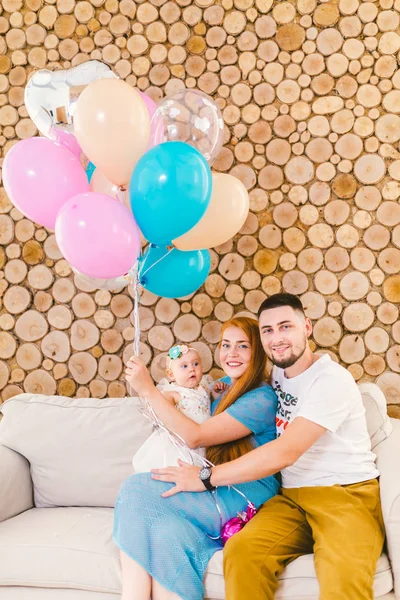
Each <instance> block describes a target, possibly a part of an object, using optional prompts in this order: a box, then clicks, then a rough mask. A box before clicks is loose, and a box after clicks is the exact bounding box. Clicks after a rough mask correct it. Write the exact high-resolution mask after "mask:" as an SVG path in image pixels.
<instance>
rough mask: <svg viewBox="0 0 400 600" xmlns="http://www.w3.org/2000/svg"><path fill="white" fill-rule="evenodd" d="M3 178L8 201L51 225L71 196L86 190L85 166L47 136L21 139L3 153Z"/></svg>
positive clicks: (38, 220) (50, 227)
mask: <svg viewBox="0 0 400 600" xmlns="http://www.w3.org/2000/svg"><path fill="white" fill-rule="evenodd" d="M3 181H4V187H5V190H6V192H7V194H8V196H9V198H10V200H11V202H12V203H13V204H14V205H15V206H16V207H17V208H18V210H19V211H20V212H22V214H24V215H25V216H26V217H28V218H29V219H31V220H32V221H35V223H39V225H43V226H44V227H47V228H48V229H54V227H55V223H56V217H57V214H58V211H59V210H60V208H61V207H62V206H63V205H64V204H65V203H66V202H67V200H68V199H69V198H71V196H75V195H76V194H80V193H82V192H88V191H89V183H88V180H87V176H86V173H85V170H84V169H83V167H82V165H81V164H80V162H79V160H78V159H77V158H76V156H74V155H73V154H72V153H71V152H70V151H69V150H67V149H66V148H64V147H63V146H60V145H59V144H56V143H55V142H52V141H51V140H48V139H47V138H40V137H33V138H27V139H25V140H21V141H20V142H18V143H17V144H15V146H13V147H12V148H11V150H10V151H9V152H8V153H7V155H6V157H5V159H4V163H3Z"/></svg>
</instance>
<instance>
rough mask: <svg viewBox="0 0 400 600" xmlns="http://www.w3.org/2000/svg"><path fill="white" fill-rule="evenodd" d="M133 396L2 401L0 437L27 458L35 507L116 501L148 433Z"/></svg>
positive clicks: (25, 396) (31, 397)
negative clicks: (99, 398) (134, 457)
mask: <svg viewBox="0 0 400 600" xmlns="http://www.w3.org/2000/svg"><path fill="white" fill-rule="evenodd" d="M138 407H139V401H138V399H137V398H106V399H102V400H98V399H94V398H77V399H72V398H64V397H62V396H43V395H39V394H20V395H19V396H14V397H13V398H10V399H9V400H7V402H5V403H4V404H3V405H1V406H0V411H1V412H2V413H3V419H2V421H1V423H0V443H1V444H3V445H4V446H7V447H9V448H11V449H12V450H15V451H16V452H18V453H19V454H22V455H23V456H25V458H27V460H28V461H29V462H30V465H31V475H32V481H33V486H34V501H35V506H37V507H42V508H43V507H51V506H108V507H112V506H114V503H115V500H116V498H117V495H118V490H119V488H120V485H121V483H122V482H123V480H124V479H126V478H127V477H129V475H131V474H132V471H133V468H132V456H133V455H134V453H135V452H136V451H137V449H138V448H139V447H140V446H141V444H142V443H143V442H144V441H145V440H146V439H147V437H148V436H149V435H150V433H151V424H150V422H149V421H148V420H147V419H146V418H145V417H143V416H142V414H141V413H140V412H139V410H138Z"/></svg>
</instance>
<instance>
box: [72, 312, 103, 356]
mask: <svg viewBox="0 0 400 600" xmlns="http://www.w3.org/2000/svg"><path fill="white" fill-rule="evenodd" d="M99 339H100V332H99V330H98V328H97V327H96V326H95V325H94V324H93V323H90V321H87V320H85V319H79V320H77V321H75V322H74V323H73V324H72V328H71V346H72V348H73V349H74V350H79V351H82V350H88V349H89V348H93V346H95V345H96V344H97V343H98V342H99Z"/></svg>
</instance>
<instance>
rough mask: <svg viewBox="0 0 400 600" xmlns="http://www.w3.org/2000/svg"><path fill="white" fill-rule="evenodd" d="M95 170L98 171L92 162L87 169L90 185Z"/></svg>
mask: <svg viewBox="0 0 400 600" xmlns="http://www.w3.org/2000/svg"><path fill="white" fill-rule="evenodd" d="M95 169H96V167H95V166H94V164H93V163H92V162H90V163H89V164H88V166H87V167H86V175H87V178H88V181H89V183H90V180H91V179H92V176H93V173H94V172H95Z"/></svg>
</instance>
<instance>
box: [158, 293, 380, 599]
mask: <svg viewBox="0 0 400 600" xmlns="http://www.w3.org/2000/svg"><path fill="white" fill-rule="evenodd" d="M259 322H260V333H261V339H262V343H263V347H264V350H265V352H266V354H267V356H268V358H269V359H270V360H271V361H272V363H273V364H274V368H273V371H272V377H271V383H272V386H273V388H274V389H275V391H276V393H277V395H278V399H279V402H278V410H277V418H276V424H277V439H276V440H275V441H273V442H270V443H269V444H266V445H264V446H261V447H260V448H257V449H255V450H253V451H252V452H250V453H249V454H246V455H245V456H242V457H241V458H239V459H237V460H235V461H232V462H230V463H226V464H223V465H219V466H217V467H215V468H213V469H211V471H210V472H205V471H207V470H204V469H202V471H200V473H199V469H198V468H196V467H191V466H188V465H182V466H181V467H180V468H175V469H174V468H167V469H163V470H161V471H160V472H158V474H156V475H155V477H156V478H157V479H161V480H163V481H170V482H175V483H176V487H175V488H173V489H172V490H171V491H170V492H167V494H165V495H172V494H174V493H178V492H180V491H204V489H206V487H207V488H208V489H209V488H210V485H211V486H219V485H229V484H238V483H242V482H246V481H251V480H254V479H258V478H260V477H266V476H267V475H271V474H272V473H277V472H279V471H281V473H282V494H281V495H279V496H276V497H274V498H272V500H270V501H269V502H267V503H266V504H265V505H264V506H262V508H261V509H260V510H259V512H258V513H257V515H256V516H255V517H254V518H253V519H252V521H250V522H249V523H248V524H247V525H246V526H245V527H244V529H243V530H242V531H241V532H239V533H237V534H236V535H234V536H233V537H232V538H231V539H230V540H229V541H228V543H227V545H226V547H225V552H224V557H225V560H224V572H225V580H226V598H227V599H228V600H250V599H251V600H272V599H273V598H274V594H275V591H276V589H277V587H278V575H279V574H280V573H281V572H282V570H283V569H284V567H285V566H286V565H287V564H288V563H289V562H291V561H292V560H294V559H295V558H297V557H298V556H301V555H303V554H310V553H312V552H314V560H315V569H316V572H317V577H318V580H319V584H320V599H321V600H372V598H373V591H372V586H373V578H374V574H375V569H376V564H377V561H378V558H379V556H380V554H381V552H382V547H383V542H384V537H385V533H384V526H383V520H382V514H381V507H380V497H379V484H378V479H377V478H378V476H379V473H378V471H377V469H376V466H375V463H374V458H375V457H374V455H373V454H372V452H371V447H370V440H369V436H368V432H367V426H366V421H365V411H364V407H363V403H362V399H361V394H360V392H359V390H358V388H357V385H356V383H355V381H354V379H353V377H352V376H351V375H350V373H349V372H348V371H347V370H346V369H345V368H343V367H342V366H340V365H339V364H337V363H335V362H334V361H332V360H331V358H330V357H329V355H327V354H325V355H322V356H319V355H315V354H313V353H312V351H311V349H310V347H309V344H308V338H309V337H310V336H311V333H312V325H311V321H310V319H308V318H307V317H306V316H305V314H304V310H303V307H302V305H301V302H300V300H299V299H298V298H297V297H296V296H293V295H291V294H275V295H273V296H271V297H270V298H268V299H267V300H265V301H264V302H263V304H262V305H261V307H260V310H259Z"/></svg>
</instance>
